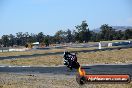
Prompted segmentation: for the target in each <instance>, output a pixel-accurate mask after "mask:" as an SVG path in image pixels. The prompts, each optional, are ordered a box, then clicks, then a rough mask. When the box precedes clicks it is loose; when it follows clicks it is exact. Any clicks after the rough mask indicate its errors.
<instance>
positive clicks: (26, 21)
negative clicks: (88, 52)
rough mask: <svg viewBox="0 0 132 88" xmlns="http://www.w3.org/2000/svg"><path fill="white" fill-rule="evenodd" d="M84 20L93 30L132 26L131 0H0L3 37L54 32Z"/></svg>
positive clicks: (0, 23)
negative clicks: (23, 33) (19, 33)
mask: <svg viewBox="0 0 132 88" xmlns="http://www.w3.org/2000/svg"><path fill="white" fill-rule="evenodd" d="M84 20H86V21H87V23H88V26H89V29H90V30H92V29H95V28H99V27H100V26H101V25H102V24H109V25H110V26H132V0H0V36H2V35H6V34H7V35H8V34H16V33H17V32H29V33H35V34H37V33H39V32H43V33H44V34H46V35H54V34H55V32H56V31H58V30H67V29H71V30H73V29H75V26H76V25H79V24H81V22H82V21H84Z"/></svg>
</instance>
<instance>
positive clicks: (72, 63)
mask: <svg viewBox="0 0 132 88" xmlns="http://www.w3.org/2000/svg"><path fill="white" fill-rule="evenodd" d="M63 58H64V65H66V66H67V67H68V68H70V69H71V70H72V69H73V68H74V69H78V68H79V67H80V64H79V63H78V62H77V56H76V53H72V54H71V53H70V52H64V56H63Z"/></svg>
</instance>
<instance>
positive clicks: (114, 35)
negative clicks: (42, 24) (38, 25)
mask: <svg viewBox="0 0 132 88" xmlns="http://www.w3.org/2000/svg"><path fill="white" fill-rule="evenodd" d="M100 29H101V30H100V32H95V31H93V30H89V27H88V24H87V22H86V21H82V23H81V24H80V25H77V26H75V30H70V29H67V30H66V31H64V30H59V31H57V32H56V33H55V34H54V36H50V35H45V34H44V33H43V32H40V33H38V34H33V33H31V34H29V33H28V32H26V33H23V32H18V33H16V35H13V34H10V35H3V36H2V37H1V39H0V45H3V47H9V46H14V45H17V46H27V44H32V43H34V42H39V43H40V44H42V45H45V46H49V44H60V43H70V42H73V43H75V42H78V43H82V42H89V41H92V42H98V41H108V40H122V39H125V40H126V39H132V29H126V30H125V31H122V30H116V29H114V28H112V27H111V26H109V25H108V24H103V25H101V27H100Z"/></svg>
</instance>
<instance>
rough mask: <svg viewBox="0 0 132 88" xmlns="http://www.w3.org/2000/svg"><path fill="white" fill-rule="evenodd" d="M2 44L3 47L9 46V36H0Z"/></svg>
mask: <svg viewBox="0 0 132 88" xmlns="http://www.w3.org/2000/svg"><path fill="white" fill-rule="evenodd" d="M2 44H3V45H4V47H8V46H9V36H8V35H3V36H2Z"/></svg>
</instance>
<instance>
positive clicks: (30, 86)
mask: <svg viewBox="0 0 132 88" xmlns="http://www.w3.org/2000/svg"><path fill="white" fill-rule="evenodd" d="M0 88H132V82H131V83H130V84H85V85H79V84H78V83H77V82H76V76H75V75H57V74H56V75H53V74H40V73H24V74H22V73H19V74H18V73H0Z"/></svg>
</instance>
